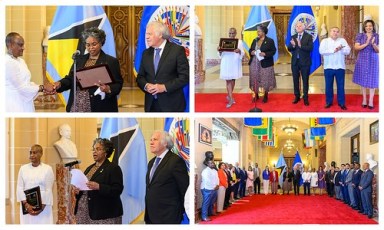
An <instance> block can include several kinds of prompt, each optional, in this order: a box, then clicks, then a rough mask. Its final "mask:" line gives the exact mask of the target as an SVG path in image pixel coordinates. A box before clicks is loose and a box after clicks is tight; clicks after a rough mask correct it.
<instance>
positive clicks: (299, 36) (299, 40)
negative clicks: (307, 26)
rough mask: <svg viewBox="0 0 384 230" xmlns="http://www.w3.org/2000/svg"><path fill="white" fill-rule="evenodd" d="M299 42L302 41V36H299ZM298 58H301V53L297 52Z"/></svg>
mask: <svg viewBox="0 0 384 230" xmlns="http://www.w3.org/2000/svg"><path fill="white" fill-rule="evenodd" d="M299 41H301V34H299ZM297 58H300V55H299V52H297Z"/></svg>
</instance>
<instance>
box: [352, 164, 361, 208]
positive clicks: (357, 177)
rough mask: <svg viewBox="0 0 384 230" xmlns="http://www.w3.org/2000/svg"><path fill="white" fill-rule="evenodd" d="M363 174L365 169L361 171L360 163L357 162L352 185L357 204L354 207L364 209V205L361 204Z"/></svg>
mask: <svg viewBox="0 0 384 230" xmlns="http://www.w3.org/2000/svg"><path fill="white" fill-rule="evenodd" d="M361 174H363V171H361V169H360V164H359V163H355V172H354V173H353V176H352V187H353V196H354V198H355V204H356V206H355V207H353V209H356V210H361V211H363V207H362V205H361V194H360V189H359V184H360V179H361Z"/></svg>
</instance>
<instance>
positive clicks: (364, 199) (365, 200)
mask: <svg viewBox="0 0 384 230" xmlns="http://www.w3.org/2000/svg"><path fill="white" fill-rule="evenodd" d="M363 171H364V172H363V174H362V175H361V179H360V184H359V189H360V192H361V203H362V205H363V210H364V211H363V212H362V213H363V214H364V215H367V216H368V218H372V216H373V207H372V180H373V172H372V170H370V169H369V163H364V164H363Z"/></svg>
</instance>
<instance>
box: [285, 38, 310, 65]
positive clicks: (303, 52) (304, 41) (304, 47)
mask: <svg viewBox="0 0 384 230" xmlns="http://www.w3.org/2000/svg"><path fill="white" fill-rule="evenodd" d="M292 38H293V40H294V41H295V44H296V45H295V48H293V46H292V44H291V43H289V45H288V50H289V51H290V52H291V54H292V60H291V64H292V65H301V66H311V64H312V60H311V52H312V50H313V40H312V36H311V35H310V34H308V33H307V32H304V33H303V36H302V38H301V48H300V47H299V46H298V45H297V39H298V34H295V35H293V36H292ZM297 54H299V57H300V58H297Z"/></svg>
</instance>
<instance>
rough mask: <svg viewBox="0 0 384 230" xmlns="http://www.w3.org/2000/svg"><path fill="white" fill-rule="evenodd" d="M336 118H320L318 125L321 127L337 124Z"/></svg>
mask: <svg viewBox="0 0 384 230" xmlns="http://www.w3.org/2000/svg"><path fill="white" fill-rule="evenodd" d="M335 120H336V119H335V118H334V117H319V118H317V124H319V125H333V124H334V123H335Z"/></svg>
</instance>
